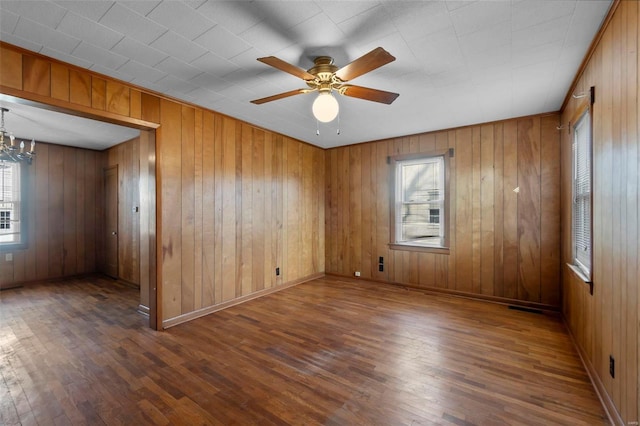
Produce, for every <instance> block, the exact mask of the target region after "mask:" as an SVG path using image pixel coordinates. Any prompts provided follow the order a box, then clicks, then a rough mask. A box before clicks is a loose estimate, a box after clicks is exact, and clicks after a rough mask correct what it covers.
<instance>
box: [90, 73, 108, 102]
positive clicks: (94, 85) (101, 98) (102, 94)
mask: <svg viewBox="0 0 640 426" xmlns="http://www.w3.org/2000/svg"><path fill="white" fill-rule="evenodd" d="M91 107H92V108H95V109H98V110H101V111H104V110H106V108H107V81H106V80H105V79H102V78H98V77H96V76H92V77H91Z"/></svg>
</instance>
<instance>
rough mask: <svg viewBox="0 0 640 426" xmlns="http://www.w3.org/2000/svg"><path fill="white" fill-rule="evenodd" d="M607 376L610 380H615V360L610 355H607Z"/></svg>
mask: <svg viewBox="0 0 640 426" xmlns="http://www.w3.org/2000/svg"><path fill="white" fill-rule="evenodd" d="M609 375H610V376H611V378H613V379H615V378H616V360H615V359H614V358H613V356H612V355H609Z"/></svg>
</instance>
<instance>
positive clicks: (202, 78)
mask: <svg viewBox="0 0 640 426" xmlns="http://www.w3.org/2000/svg"><path fill="white" fill-rule="evenodd" d="M190 82H191V83H193V84H196V85H197V86H198V87H201V88H203V89H206V90H211V91H213V92H218V91H220V90H222V89H224V88H226V87H227V86H229V85H230V83H229V82H228V81H227V80H225V79H223V78H220V77H218V76H215V75H211V74H209V73H206V72H203V73H200V74H199V75H198V76H196V77H194V78H192V79H191V80H190Z"/></svg>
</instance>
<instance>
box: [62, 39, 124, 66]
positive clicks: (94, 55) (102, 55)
mask: <svg viewBox="0 0 640 426" xmlns="http://www.w3.org/2000/svg"><path fill="white" fill-rule="evenodd" d="M73 55H74V56H77V57H79V58H80V59H84V60H85V61H90V62H92V63H94V64H97V65H101V66H103V67H105V68H108V69H111V70H116V69H118V68H120V67H121V66H122V65H124V63H125V62H127V61H128V60H129V59H128V58H125V57H124V56H121V55H118V54H117V53H113V52H110V51H108V50H105V49H102V48H100V47H98V46H94V45H92V44H89V43H87V42H84V41H83V42H82V43H80V44H79V45H78V47H76V48H75V50H74V51H73Z"/></svg>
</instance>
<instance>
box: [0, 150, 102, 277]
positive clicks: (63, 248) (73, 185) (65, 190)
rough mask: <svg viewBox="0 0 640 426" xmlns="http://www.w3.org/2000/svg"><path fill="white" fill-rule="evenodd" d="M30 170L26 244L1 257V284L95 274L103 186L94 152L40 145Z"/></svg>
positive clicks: (98, 162)
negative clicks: (7, 258)
mask: <svg viewBox="0 0 640 426" xmlns="http://www.w3.org/2000/svg"><path fill="white" fill-rule="evenodd" d="M36 151H37V159H36V160H35V161H34V162H33V164H32V165H31V166H28V178H27V181H26V182H25V184H26V185H27V186H28V196H27V202H28V206H29V207H28V210H27V214H28V218H27V222H28V246H27V248H26V249H23V250H15V251H12V252H11V253H12V255H13V261H6V260H5V259H6V258H5V254H6V253H8V252H2V253H1V255H0V270H1V272H0V286H3V287H8V286H10V285H11V284H16V283H23V282H27V281H34V280H44V279H50V278H58V277H63V276H70V275H78V274H83V273H88V272H95V270H96V261H97V260H96V253H97V248H98V246H99V242H97V241H99V238H100V235H99V232H100V229H101V214H102V212H101V207H100V206H101V205H102V204H101V203H102V198H101V197H102V187H101V185H100V177H99V175H98V174H99V173H100V170H101V164H102V162H101V154H100V153H99V152H97V151H91V150H87V149H79V148H72V147H63V146H60V145H53V144H47V143H42V142H38V145H37V146H36Z"/></svg>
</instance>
